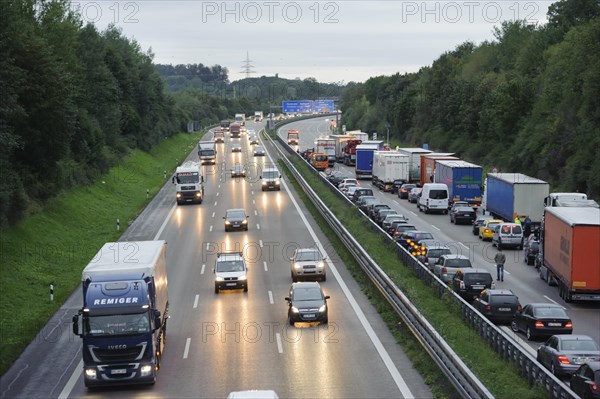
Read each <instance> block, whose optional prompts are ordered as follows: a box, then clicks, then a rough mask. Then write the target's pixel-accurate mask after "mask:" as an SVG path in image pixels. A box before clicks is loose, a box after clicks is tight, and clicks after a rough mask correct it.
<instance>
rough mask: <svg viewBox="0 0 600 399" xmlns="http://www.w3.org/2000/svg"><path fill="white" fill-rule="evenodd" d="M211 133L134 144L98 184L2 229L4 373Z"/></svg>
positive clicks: (0, 347) (0, 364) (0, 355)
mask: <svg viewBox="0 0 600 399" xmlns="http://www.w3.org/2000/svg"><path fill="white" fill-rule="evenodd" d="M203 134H204V133H203V132H196V133H194V134H191V135H190V134H186V133H181V134H178V135H176V136H174V137H172V138H170V139H168V140H165V141H163V142H162V143H161V144H159V145H157V146H156V147H154V148H153V149H152V150H151V151H150V152H148V153H146V152H141V151H133V152H132V153H131V154H130V155H129V156H128V157H127V158H126V159H124V160H123V162H122V163H121V164H120V165H118V166H115V167H113V168H111V169H110V170H109V172H108V173H106V174H105V175H103V176H101V177H100V178H99V179H98V181H96V182H95V183H94V184H91V185H89V186H86V187H80V188H77V189H73V190H70V191H68V192H65V193H63V194H61V195H59V196H58V197H56V198H55V199H53V200H52V201H51V202H50V203H48V204H47V205H46V206H45V207H44V209H43V210H42V211H41V212H39V213H37V214H35V215H32V216H29V217H28V218H26V219H25V220H23V222H21V223H20V224H19V225H17V226H15V227H13V228H9V229H6V230H3V231H2V232H1V234H0V265H1V266H0V267H1V269H0V291H1V292H2V301H1V302H0V320H1V323H0V374H4V373H5V372H6V371H7V370H8V369H9V367H10V366H11V365H12V363H13V362H14V361H15V360H16V359H17V357H18V356H19V355H20V353H21V352H22V351H23V350H24V349H25V347H26V346H27V345H28V344H29V343H30V342H31V341H32V340H33V339H34V338H35V336H36V334H38V333H39V332H40V331H41V330H42V328H43V327H44V326H45V324H46V323H47V322H48V320H49V319H50V318H51V317H52V315H53V314H54V313H55V312H56V311H57V310H58V309H59V308H60V306H61V305H62V304H63V303H64V301H65V300H66V299H67V298H68V297H69V295H70V294H71V293H72V292H73V290H74V289H75V288H76V287H77V285H78V284H79V282H80V280H81V271H82V270H83V268H84V267H85V266H86V265H87V263H88V262H89V260H90V259H91V258H92V257H93V256H94V255H95V253H96V252H97V251H98V249H99V248H100V247H101V246H102V244H104V243H105V242H109V241H115V240H117V239H118V238H119V236H120V235H121V234H122V233H123V231H125V229H126V228H127V226H128V224H129V223H130V222H132V221H133V220H134V219H135V217H136V216H137V215H138V214H139V213H140V212H141V211H142V210H143V209H144V207H145V206H146V205H147V204H148V203H149V202H150V200H151V199H152V197H153V196H154V195H155V194H156V193H157V192H158V191H159V190H160V188H161V187H162V186H163V184H164V183H165V180H166V179H168V178H170V176H171V174H172V171H173V170H174V168H175V167H176V166H177V165H178V164H179V163H181V161H182V160H183V159H185V157H186V156H187V155H188V154H189V152H190V151H191V150H192V148H193V147H194V145H195V143H196V142H197V141H198V140H199V138H200V137H201V136H202V135H203ZM165 173H166V177H165ZM147 192H148V198H147ZM117 219H119V221H120V230H117V227H116V226H117V223H116V222H117ZM50 284H53V285H54V302H51V301H50ZM63 330H64V329H63ZM69 331H70V330H69ZM67 333H68V331H67Z"/></svg>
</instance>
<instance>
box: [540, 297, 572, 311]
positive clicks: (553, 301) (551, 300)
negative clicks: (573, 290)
mask: <svg viewBox="0 0 600 399" xmlns="http://www.w3.org/2000/svg"><path fill="white" fill-rule="evenodd" d="M544 298H546V299H547V300H549V301H550V302H552V303H555V304H557V305H558V306H560V307H561V308H563V309H565V310H567V308H565V307H564V306H563V305H561V304H560V303H558V302H556V301H555V300H554V299H552V298H550V297H549V296H547V295H544Z"/></svg>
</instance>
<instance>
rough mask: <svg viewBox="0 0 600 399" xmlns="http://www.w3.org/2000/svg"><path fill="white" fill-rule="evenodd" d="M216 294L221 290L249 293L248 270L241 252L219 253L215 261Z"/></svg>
mask: <svg viewBox="0 0 600 399" xmlns="http://www.w3.org/2000/svg"><path fill="white" fill-rule="evenodd" d="M213 273H214V274H215V294H218V293H219V291H220V290H235V289H243V290H244V292H248V268H247V267H246V261H245V260H244V256H243V254H242V253H241V252H219V253H218V254H217V260H216V261H215V268H214V269H213Z"/></svg>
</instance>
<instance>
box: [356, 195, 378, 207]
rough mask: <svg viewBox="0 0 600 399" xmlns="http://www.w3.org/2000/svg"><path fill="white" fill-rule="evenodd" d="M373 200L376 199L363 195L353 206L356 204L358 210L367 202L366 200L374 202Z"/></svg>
mask: <svg viewBox="0 0 600 399" xmlns="http://www.w3.org/2000/svg"><path fill="white" fill-rule="evenodd" d="M374 199H376V198H375V197H374V196H372V195H363V196H362V197H360V198H359V199H358V200H356V202H355V204H356V206H358V207H359V208H360V206H361V205H362V204H364V203H365V201H367V200H374Z"/></svg>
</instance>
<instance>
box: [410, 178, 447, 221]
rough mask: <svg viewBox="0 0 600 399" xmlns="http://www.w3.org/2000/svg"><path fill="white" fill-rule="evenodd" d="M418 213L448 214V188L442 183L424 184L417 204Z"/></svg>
mask: <svg viewBox="0 0 600 399" xmlns="http://www.w3.org/2000/svg"><path fill="white" fill-rule="evenodd" d="M417 206H418V207H419V211H421V212H425V213H429V212H430V211H440V212H443V213H444V214H447V213H448V186H446V185H445V184H443V183H425V184H423V191H421V194H419V201H418V202H417Z"/></svg>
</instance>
